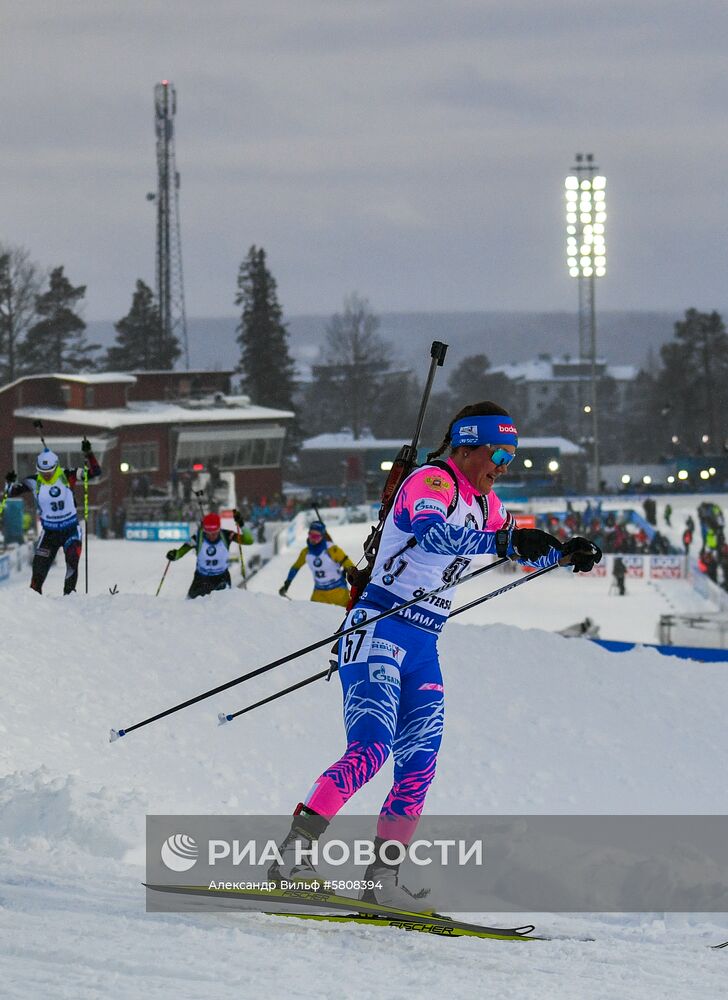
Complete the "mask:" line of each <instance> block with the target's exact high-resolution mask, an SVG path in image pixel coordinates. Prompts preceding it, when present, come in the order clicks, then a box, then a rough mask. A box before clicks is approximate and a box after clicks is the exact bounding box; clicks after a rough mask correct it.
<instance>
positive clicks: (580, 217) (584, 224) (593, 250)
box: [565, 153, 607, 493]
mask: <svg viewBox="0 0 728 1000" xmlns="http://www.w3.org/2000/svg"><path fill="white" fill-rule="evenodd" d="M598 169H599V168H598V167H597V165H596V163H595V162H594V156H593V155H592V154H591V153H577V154H576V163H575V166H574V167H573V170H572V173H571V174H570V175H569V176H568V177H567V178H566V181H565V189H566V260H567V264H568V266H569V274H570V275H571V277H572V278H576V279H577V281H578V289H579V359H580V361H582V362H586V361H589V362H590V364H591V401H590V403H589V410H588V411H586V412H591V418H592V448H593V450H592V460H593V466H594V468H593V475H594V491H595V492H596V493H598V492H599V488H600V480H601V472H600V468H599V406H598V399H597V321H596V307H595V296H594V291H595V283H596V279H597V278H603V277H604V275H605V274H606V273H607V248H606V243H605V240H604V228H605V223H606V221H607V206H606V186H607V182H606V178H604V177H602V176H601V175H600V174H598V173H597V171H598ZM581 407H582V401H581V400H580V401H579V408H580V409H581ZM585 409H586V408H585Z"/></svg>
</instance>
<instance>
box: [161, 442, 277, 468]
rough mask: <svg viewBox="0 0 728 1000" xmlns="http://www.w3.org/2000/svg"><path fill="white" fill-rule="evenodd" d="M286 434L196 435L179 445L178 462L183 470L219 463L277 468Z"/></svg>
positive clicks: (230, 466) (223, 466)
mask: <svg viewBox="0 0 728 1000" xmlns="http://www.w3.org/2000/svg"><path fill="white" fill-rule="evenodd" d="M282 450H283V434H281V436H280V437H272V436H268V437H262V436H261V437H249V438H237V439H235V438H227V439H226V438H224V437H222V438H215V437H212V436H211V437H209V438H204V439H202V438H196V439H194V440H184V438H182V439H181V440H180V441H179V443H178V445H177V461H176V466H177V468H178V469H180V470H185V469H192V467H193V466H194V465H202V466H204V468H205V469H208V468H209V467H210V465H216V466H217V467H218V468H219V469H221V470H223V471H224V470H233V469H259V468H276V467H277V466H279V465H280V462H281V452H282Z"/></svg>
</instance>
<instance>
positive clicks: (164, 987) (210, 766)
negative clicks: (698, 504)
mask: <svg viewBox="0 0 728 1000" xmlns="http://www.w3.org/2000/svg"><path fill="white" fill-rule="evenodd" d="M673 506H674V504H673ZM674 521H675V522H678V518H677V517H675V518H674ZM365 528H366V526H350V527H342V528H337V530H336V532H335V537H336V541H337V542H339V543H340V544H342V545H343V546H344V547H345V548H348V549H349V550H350V551H351V552H352V553H354V552H356V551H357V538H358V539H359V541H360V540H361V536H362V534H363V531H364V529H365ZM166 548H167V546H166V545H156V544H150V543H132V542H117V541H110V542H98V541H95V540H92V549H91V554H90V567H91V586H90V594H89V596H88V597H86V596H84V595H83V594H77V595H75V596H72V597H70V598H66V599H63V598H61V597H59V596H58V594H59V593H60V589H61V573H60V571H59V570H58V569H54V571H53V572H52V574H51V576H50V577H49V581H48V584H47V586H46V590H47V595H46V596H44V597H39V596H38V595H36V594H33V593H31V592H30V591H29V590H28V589H27V580H18V581H14V582H11V583H9V584H7V585H5V586H4V587H2V588H0V636H2V647H1V648H2V655H1V659H0V663H1V665H2V681H1V684H2V700H1V702H0V741H1V742H0V849H1V850H2V855H1V856H0V994H1V995H3V996H9V997H18V998H21V997H22V998H24V1000H25V998H36V997H38V998H45V997H48V996H51V995H53V996H55V997H69V998H84V1000H85V998H96V997H104V998H107V997H113V998H115V1000H116V998H126V997H129V998H132V997H133V998H138V997H140V996H145V997H148V998H150V1000H153V998H157V997H159V998H165V1000H166V998H172V997H175V998H201V997H205V998H206V997H214V998H222V1000H226V998H228V997H230V998H233V997H234V998H236V1000H238V998H240V997H248V996H256V997H257V996H259V995H265V996H267V997H270V998H272V1000H277V998H279V997H331V998H347V997H351V998H359V997H378V996H385V995H386V996H389V995H392V993H393V992H395V991H396V992H398V993H406V994H407V995H413V996H418V997H427V998H429V997H433V998H434V997H438V998H440V997H442V996H443V995H450V996H457V997H475V996H483V995H487V996H489V997H492V998H494V1000H501V998H503V1000H505V998H511V997H518V998H523V1000H527V998H528V1000H530V998H533V1000H536V998H537V1000H557V998H558V1000H596V998H599V1000H602V998H604V1000H607V998H609V1000H611V998H614V1000H618V998H619V1000H625V998H630V1000H632V998H633V1000H655V998H663V997H664V998H668V997H670V998H673V997H680V998H690V1000H693V998H694V1000H698V998H699V1000H707V998H715V997H720V996H728V987H727V986H726V974H725V972H726V966H725V963H726V961H728V954H727V953H726V952H725V951H722V952H713V951H710V950H708V949H707V948H706V945H707V944H708V943H715V942H718V941H721V940H725V939H726V938H728V915H726V918H725V920H724V919H722V918H721V917H720V916H712V917H700V916H698V915H695V916H684V915H667V916H666V917H663V915H661V914H660V915H655V914H647V915H641V916H640V915H609V916H601V917H600V916H593V917H592V916H586V917H585V916H575V915H543V916H541V917H539V916H538V915H534V914H526V915H524V919H526V918H528V919H529V920H534V921H535V922H536V923H537V924H538V925H539V929H540V930H542V931H544V932H546V933H548V932H552V933H562V934H563V933H570V934H579V935H585V934H586V935H589V936H592V937H594V938H595V940H594V941H593V942H588V943H584V942H581V943H580V942H576V941H564V940H562V941H553V942H539V943H536V944H530V945H520V944H510V943H504V942H490V941H482V940H472V939H458V940H440V939H434V938H430V937H428V936H425V935H418V934H408V933H406V932H401V931H394V930H389V929H368V928H362V927H351V926H347V927H343V926H337V925H327V926H316V927H310V926H308V925H304V924H302V923H298V922H295V921H287V920H286V919H285V918H275V917H270V916H262V915H243V914H235V915H218V916H202V915H178V916H175V915H159V914H156V915H148V914H146V913H145V912H144V893H143V890H142V889H141V886H140V882H141V879H142V878H143V853H144V852H143V845H144V820H145V815H146V814H147V813H166V812H172V813H174V812H177V813H198V812H201V813H238V812H247V813H255V812H258V813H265V812H274V813H288V812H290V811H291V809H292V807H293V806H294V805H295V804H296V802H297V801H298V800H299V799H300V798H301V797H302V796H303V795H304V794H305V792H306V790H307V789H308V788H309V786H310V784H311V781H312V779H313V778H314V777H316V775H318V773H319V772H320V771H321V769H322V768H323V767H324V766H326V765H327V764H328V763H330V762H331V760H332V759H334V757H335V756H337V755H338V754H339V752H340V751H341V749H342V747H343V733H342V726H341V721H340V692H339V686H338V683H337V682H336V681H334V682H333V683H331V684H328V685H327V684H325V683H323V682H319V683H318V684H316V685H312V686H310V687H307V688H305V689H303V690H301V691H299V692H297V693H295V694H293V695H291V696H289V697H288V698H286V699H284V700H281V701H278V702H275V703H274V704H272V705H269V706H266V707H264V708H262V709H260V710H258V711H256V712H254V713H251V714H250V715H249V716H245V717H244V718H242V719H239V720H237V721H236V722H234V723H232V724H230V725H228V726H225V727H222V728H220V727H218V726H217V713H218V712H219V711H221V710H225V711H234V710H236V709H238V708H240V707H242V706H244V705H245V704H247V703H249V702H251V701H253V700H256V699H257V698H259V697H263V696H264V695H266V694H268V693H270V692H272V691H274V690H277V689H279V688H282V687H284V686H286V685H288V684H290V683H292V682H293V681H295V680H298V679H300V678H302V677H304V676H306V675H307V674H309V673H313V672H316V671H318V670H320V669H321V667H322V665H324V664H325V661H326V657H325V655H320V654H317V653H313V654H310V655H309V656H307V657H305V658H303V659H301V660H299V661H296V662H295V663H291V664H290V665H288V666H286V667H282V668H280V669H279V670H277V671H275V672H273V673H272V674H270V675H268V676H264V677H260V678H257V679H255V680H254V681H251V682H248V683H247V684H245V685H243V686H241V687H239V688H235V689H233V690H231V691H229V692H226V693H225V694H224V695H222V696H219V697H215V698H212V699H210V700H209V701H206V702H203V703H201V704H199V705H196V706H194V707H192V708H190V709H187V710H186V711H184V712H182V713H179V714H178V715H176V716H173V717H171V718H168V719H165V720H162V721H160V722H159V723H157V724H155V725H153V726H149V727H146V728H144V729H141V730H139V731H138V732H136V733H133V734H131V735H129V736H128V737H126V738H125V739H123V740H121V741H118V742H116V743H113V744H110V743H109V742H108V731H109V728H110V727H111V726H115V727H119V726H125V725H129V724H132V723H134V722H136V721H138V720H140V719H142V718H144V717H146V716H148V715H150V714H152V713H153V712H156V711H159V710H161V709H163V708H165V707H167V706H169V705H170V704H173V703H175V702H178V701H180V700H183V699H185V698H187V697H190V696H191V695H194V694H196V693H198V692H199V691H201V690H204V689H206V688H209V687H212V686H214V685H216V684H219V683H222V682H224V681H226V680H228V679H230V678H232V677H235V676H237V675H240V674H242V673H244V672H245V671H247V670H249V669H251V668H253V667H255V666H257V665H259V664H261V663H264V662H266V661H267V660H269V659H271V658H272V657H275V656H278V655H283V654H284V653H286V652H289V651H291V650H293V649H295V648H297V647H299V646H301V645H304V644H307V643H309V642H312V641H315V640H316V639H317V638H320V637H322V636H324V635H325V634H327V633H329V632H333V631H334V630H335V629H336V628H337V627H338V625H339V622H340V617H341V616H340V612H339V611H338V610H337V609H335V608H327V607H321V606H317V605H312V604H310V603H309V602H308V601H307V600H305V598H306V597H307V595H308V592H309V586H310V579H308V578H307V571H306V570H303V571H302V572H301V574H300V575H299V578H298V579H297V580H296V582H295V584H294V585H293V587H292V588H291V594H292V596H293V597H294V598H300V600H298V599H296V600H294V601H293V602H289V601H286V600H283V599H281V598H279V597H277V596H275V591H277V589H278V587H279V586H280V584H281V582H282V580H283V578H284V576H285V572H286V569H287V566H288V564H289V562H290V561H291V557H290V555H289V556H286V557H279V558H278V559H277V560H276V561H275V562H274V563H271V564H270V565H269V566H268V567H266V568H264V570H262V571H261V573H260V574H259V575H258V576H257V577H256V578H255V581H254V582H253V584H252V586H251V591H250V592H248V593H245V592H243V591H241V590H237V589H236V590H233V591H231V592H228V593H222V594H216V595H214V596H213V597H211V598H205V599H201V600H197V601H194V602H187V601H185V600H184V599H183V595H184V593H185V592H186V589H187V586H188V584H189V579H190V576H191V573H192V569H193V565H192V557H191V556H188V557H187V559H186V560H184V561H183V562H180V563H176V564H174V565H173V566H172V567H171V569H170V572H169V573H168V575H167V579H166V581H165V584H164V587H163V589H162V592H161V594H160V596H159V597H158V598H155V597H154V596H153V595H154V592H155V590H156V587H157V585H158V583H159V579H160V577H161V573H162V571H163V569H164V565H165V562H164V552H165V551H166ZM233 572H234V573H235V572H236V570H234V571H233ZM493 578H495V579H496V581H497V583H500V582H503V580H504V579H505V578H504V577H502V576H500V575H498V574H497V573H494V574H493V576H492V577H489V576H488V575H486V576H485V578H484V584H483V588H482V589H483V590H484V589H486V588H485V582H487V584H488V588H489V587H490V584H491V582H492V581H493ZM608 584H609V581H608V580H607V581H604V580H601V581H594V580H589V579H582V578H580V577H574V576H573V575H572V574H569V573H567V572H566V571H557V572H554V573H551V574H549V575H548V576H547V577H546V578H545V579H543V580H538V581H534V582H533V584H530V583H529V584H528V585H527V586H525V587H523V588H521V589H520V590H517V591H515V592H513V593H511V594H508V595H505V596H504V597H502V598H498V599H497V600H495V601H493V602H491V603H490V604H489V605H487V617H483V618H482V619H479V621H481V622H483V624H472V623H471V624H461V622H462V621H463V620H464V619H465V618H466V616H465V615H463V616H462V617H461V618H459V619H458V620H457V621H456V622H453V623H452V624H451V625H450V626H449V627H448V629H447V630H446V633H445V635H444V636H443V638H442V640H441V656H442V661H443V669H444V673H445V677H446V685H447V699H448V708H447V727H446V734H445V739H444V742H443V748H442V753H441V757H440V767H439V771H438V776H437V779H436V781H435V783H434V784H433V787H432V789H431V792H430V796H429V798H428V806H427V808H428V810H429V811H430V812H433V813H447V812H454V813H458V812H460V813H468V812H473V813H525V812H532V813H547V812H557V813H559V812H562V813H568V812H575V813H601V812H604V813H642V812H653V813H672V812H677V813H722V812H725V811H726V800H725V787H726V782H725V775H726V773H728V740H727V739H726V735H725V717H726V712H727V711H728V670H727V669H726V668H725V667H723V666H721V665H705V664H699V663H693V662H687V661H679V660H673V659H671V658H664V657H661V656H659V654H657V653H655V652H653V651H648V650H637V651H634V652H631V653H626V654H620V655H614V654H610V653H608V652H606V651H605V650H602V649H600V648H597V647H594V646H593V645H592V644H590V643H587V642H584V641H582V640H575V639H572V640H567V639H563V638H561V637H560V636H558V635H555V634H553V633H552V632H549V631H542V630H541V629H542V628H548V629H549V630H553V629H556V628H560V627H563V625H566V624H571V623H572V622H574V621H577V620H579V618H580V617H583V616H584V614H589V615H590V616H591V617H593V618H594V619H595V620H597V621H599V622H600V624H602V634H603V635H605V636H606V637H609V638H637V639H639V638H644V639H645V640H646V641H653V640H654V625H655V623H656V617H657V615H658V614H659V608H660V607H661V606H662V602H663V601H665V602H666V601H668V600H670V599H673V600H675V601H677V602H678V603H680V602H683V601H688V600H692V599H693V598H692V591H691V590H690V588H689V587H688V585H687V584H679V583H676V584H674V587H677V588H680V589H678V590H676V591H675V593H674V594H672V597H670V595H667V596H665V597H663V596H661V591H658V589H657V588H655V587H652V588H650V587H648V586H647V585H646V584H645V585H644V587H642V588H641V589H639V590H638V589H637V588H636V587H635V592H634V594H633V595H631V596H630V597H629V598H625V599H623V600H620V599H618V598H615V597H609V595H608V593H604V591H605V590H608ZM114 585H116V586H117V587H118V591H119V593H118V594H117V595H115V596H112V595H110V594H109V588H110V587H113V586H114ZM663 587H664V584H663V585H661V588H663ZM480 592H482V590H481V591H480ZM582 602H583V603H582ZM611 607H614V608H615V611H614V612H613V615H612V616H611V617H609V615H610V614H611V612H610V611H609V609H610V608H611ZM483 615H484V616H485V611H483ZM643 619H644V620H643ZM504 623H505V624H504ZM535 626H538V628H536V627H535ZM390 780H391V770H390V769H389V767H385V768H384V769H383V771H382V772H381V773H380V774H379V775H378V776H377V778H376V779H375V780H374V781H373V782H372V783H371V784H370V785H369V786H367V787H366V788H365V789H364V790H363V791H362V792H361V793H360V795H359V796H357V797H356V798H355V800H353V802H352V804H351V805H352V808H351V809H350V811H352V812H353V811H356V812H376V811H377V810H378V808H379V805H380V803H381V801H382V799H383V797H384V795H385V792H386V790H387V788H388V784H389V781H390ZM354 807H355V808H354ZM472 919H477V918H475V917H473V918H472ZM482 919H483V921H486V920H490V921H491V922H494V921H497V920H498V919H502V918H498V917H497V916H496V915H493V914H483V915H482ZM511 919H512V917H511V918H509V922H510V920H511Z"/></svg>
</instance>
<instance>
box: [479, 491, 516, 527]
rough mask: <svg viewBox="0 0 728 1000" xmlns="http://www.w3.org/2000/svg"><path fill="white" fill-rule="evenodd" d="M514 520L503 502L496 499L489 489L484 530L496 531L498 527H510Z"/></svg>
mask: <svg viewBox="0 0 728 1000" xmlns="http://www.w3.org/2000/svg"><path fill="white" fill-rule="evenodd" d="M513 524H514V520H513V518H512V517H511V515H510V514H509V513H508V511H507V510H506V508H505V504H504V503H503V502H502V501H501V500H499V499H498V497H497V496H496V494H495V493H494V492H493V491H492V490H491V492H490V493H489V494H488V520H487V521H486V522H485V530H486V531H498V530H499V529H500V528H503V527H506V528H510V527H512V526H513Z"/></svg>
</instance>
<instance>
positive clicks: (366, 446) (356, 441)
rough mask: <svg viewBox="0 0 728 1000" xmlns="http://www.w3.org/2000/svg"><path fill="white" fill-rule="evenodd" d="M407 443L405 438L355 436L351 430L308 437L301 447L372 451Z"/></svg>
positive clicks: (309, 449)
mask: <svg viewBox="0 0 728 1000" xmlns="http://www.w3.org/2000/svg"><path fill="white" fill-rule="evenodd" d="M403 444H407V442H406V441H405V440H404V438H375V437H371V436H367V437H360V438H355V437H354V435H353V434H352V433H351V431H338V432H336V433H333V434H318V435H317V436H316V437H312V438H307V439H306V440H305V441H304V442H303V444H302V445H301V448H303V449H304V451H338V450H342V451H371V450H374V449H380V448H401V447H402V445H403Z"/></svg>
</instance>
